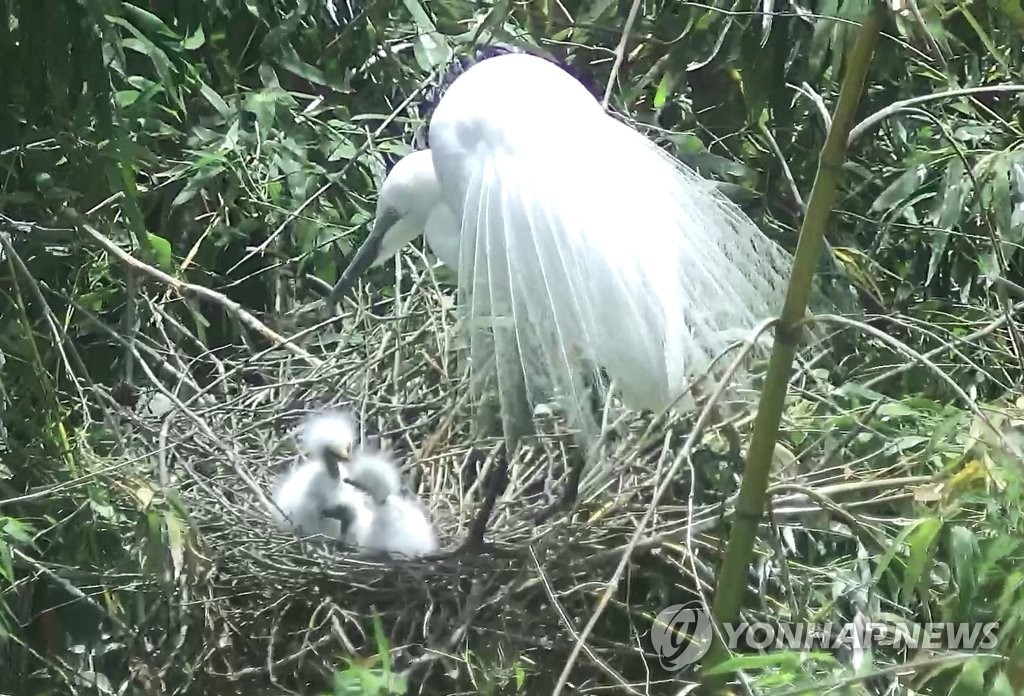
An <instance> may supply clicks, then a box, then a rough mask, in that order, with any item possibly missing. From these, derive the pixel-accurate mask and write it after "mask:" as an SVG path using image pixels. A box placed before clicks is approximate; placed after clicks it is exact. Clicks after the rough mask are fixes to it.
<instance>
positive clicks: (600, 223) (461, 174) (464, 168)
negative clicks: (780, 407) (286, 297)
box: [339, 54, 791, 439]
mask: <svg viewBox="0 0 1024 696" xmlns="http://www.w3.org/2000/svg"><path fill="white" fill-rule="evenodd" d="M430 143H431V148H432V149H431V150H426V151H420V152H416V153H413V154H412V155H409V156H408V157H406V158H404V159H403V160H402V161H401V162H400V163H399V165H398V166H396V167H395V168H394V170H393V171H392V172H391V174H390V175H389V176H388V179H387V181H386V182H385V184H384V187H383V189H382V191H381V197H380V201H379V202H378V218H377V223H378V224H377V225H375V230H377V229H379V230H381V234H383V236H384V239H383V242H382V243H381V247H380V248H381V249H385V250H386V251H385V252H382V254H381V256H383V254H384V253H387V254H392V253H394V251H395V250H397V249H398V247H399V246H401V244H404V243H405V241H408V239H409V238H410V237H409V235H410V233H411V232H412V231H414V230H424V232H425V233H426V234H428V235H429V238H428V243H429V244H430V246H431V248H432V249H433V250H434V252H435V253H437V254H439V255H440V256H441V258H442V260H443V261H444V262H445V263H446V264H447V265H452V264H453V263H454V261H453V260H452V261H450V260H449V259H452V258H453V257H454V256H455V254H458V263H457V264H456V265H457V267H458V275H459V307H460V312H461V314H462V319H463V325H464V328H466V329H467V330H468V332H469V355H468V357H469V361H470V365H471V367H472V369H473V373H474V375H475V376H476V377H483V378H484V379H482V380H481V379H476V380H474V384H475V385H476V387H477V388H481V387H484V386H486V385H487V381H488V380H491V384H492V386H494V387H496V389H497V392H498V397H499V406H500V410H501V415H502V419H503V420H504V422H505V429H506V435H509V434H510V432H512V431H513V430H514V431H515V432H516V433H517V434H518V433H521V432H522V429H523V427H524V425H525V422H526V421H528V420H529V418H530V414H532V412H533V407H534V406H536V405H538V404H541V403H545V402H548V401H549V400H551V399H552V398H554V399H556V400H557V401H558V402H560V403H561V404H562V406H563V408H564V410H565V411H566V413H567V415H568V416H569V418H570V421H571V422H572V423H573V424H575V425H577V426H579V427H581V428H582V430H583V435H584V436H585V437H586V436H587V435H593V434H594V433H595V431H596V423H595V421H594V418H593V414H592V412H591V409H590V407H589V403H590V396H591V392H590V389H591V387H592V386H593V385H597V386H598V387H599V390H603V389H604V388H606V387H607V386H608V385H607V384H606V383H605V380H604V379H603V376H602V374H601V372H600V370H601V369H603V370H604V371H605V372H606V373H607V375H608V377H610V378H611V380H612V381H613V382H614V383H615V384H616V385H618V387H619V388H620V390H621V397H622V401H623V403H624V404H625V405H626V406H627V407H630V408H633V409H651V410H656V411H659V410H661V409H664V408H666V407H669V406H670V405H672V404H676V405H677V406H679V407H681V408H683V409H685V408H688V407H689V406H690V405H691V404H692V401H691V400H689V399H687V398H682V400H681V401H680V399H681V397H684V393H685V392H686V391H687V389H688V388H689V386H690V383H691V382H692V381H693V380H695V379H696V378H699V377H701V376H703V375H704V374H705V373H706V372H708V370H709V368H710V367H711V365H712V363H713V362H714V360H715V358H716V356H718V355H719V353H721V352H722V351H723V350H725V349H726V348H727V347H728V346H729V345H730V344H731V343H733V342H734V341H735V340H737V339H738V338H742V337H744V336H746V335H747V333H748V332H749V331H750V330H751V329H753V328H754V327H755V326H757V325H758V324H760V323H761V322H762V321H763V320H764V319H766V318H768V317H771V316H775V315H777V314H778V313H779V311H780V309H781V306H782V302H783V299H784V292H785V279H786V277H787V276H788V270H789V267H790V263H791V260H790V257H789V255H788V254H786V253H785V252H784V251H783V250H782V249H781V248H780V247H779V246H778V245H776V244H775V243H773V242H772V241H771V240H769V239H768V238H767V237H766V236H765V235H764V234H762V233H761V231H760V230H758V229H757V227H756V226H755V225H754V224H753V223H752V222H751V221H750V220H749V219H748V218H747V217H746V216H745V215H744V214H743V212H742V211H741V210H740V209H739V208H738V207H737V206H735V205H734V204H733V203H731V202H730V201H728V200H727V199H726V198H724V197H723V196H722V195H721V193H719V192H718V190H717V189H716V188H715V187H714V186H713V185H712V184H711V183H710V182H708V181H707V180H705V179H703V178H701V177H700V176H699V175H698V174H696V173H695V172H693V171H692V170H690V169H689V168H687V167H686V166H684V165H683V164H681V163H679V162H678V161H676V160H675V159H674V158H672V157H670V156H669V155H668V154H666V153H665V152H664V151H662V150H661V149H660V148H658V147H657V146H656V145H654V144H653V143H651V142H650V141H649V140H647V138H645V137H644V136H643V135H641V134H640V133H638V132H637V131H635V130H634V129H632V128H631V127H629V126H627V125H625V124H623V123H621V122H619V121H617V120H616V119H615V118H613V117H612V116H610V115H608V114H607V113H606V112H605V111H604V110H603V109H602V108H601V106H600V105H599V104H598V102H597V101H595V99H594V98H593V97H592V96H591V95H590V93H589V92H587V91H586V89H585V88H584V87H583V86H582V85H581V84H580V83H579V82H577V81H576V80H575V79H574V78H573V77H571V76H570V75H569V74H567V73H565V72H564V71H562V70H561V69H560V68H558V67H557V66H555V65H554V64H552V63H550V62H548V61H546V60H544V59H542V58H537V57H535V56H530V55H525V54H509V55H503V56H498V57H494V58H490V59H488V60H484V61H482V62H480V63H478V64H476V65H474V66H472V67H471V68H469V69H468V70H467V71H466V72H465V73H463V74H462V75H460V76H459V77H458V78H457V79H456V80H455V81H454V82H453V83H452V85H451V86H450V87H449V88H448V91H447V92H446V93H445V95H444V96H443V97H442V99H441V101H440V103H439V104H438V106H437V109H436V110H435V112H434V114H433V116H432V119H431V123H430ZM449 214H450V215H451V217H450V218H449V217H448V215H449ZM396 215H397V217H398V223H397V224H395V225H393V226H390V225H391V222H392V221H393V219H394V217H395V216H396ZM435 216H436V217H435ZM428 220H432V221H433V224H428ZM389 226H390V229H389ZM396 228H397V229H396ZM403 240H405V241H403ZM442 240H445V241H442ZM354 266H355V264H354ZM354 266H353V267H354ZM339 287H340V284H339ZM727 364H728V361H720V366H719V367H724V365H727ZM710 376H711V377H712V378H714V377H716V376H717V373H715V372H711V373H710ZM526 427H528V426H526ZM587 439H589V438H587Z"/></svg>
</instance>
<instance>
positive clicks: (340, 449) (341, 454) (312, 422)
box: [302, 411, 356, 481]
mask: <svg viewBox="0 0 1024 696" xmlns="http://www.w3.org/2000/svg"><path fill="white" fill-rule="evenodd" d="M355 443H356V426H355V423H354V422H353V420H352V418H351V417H349V416H348V415H347V414H345V413H341V412H337V411H335V412H328V413H322V414H319V415H316V416H314V417H312V418H310V419H309V420H307V421H306V422H305V423H304V424H303V426H302V445H303V448H304V449H305V450H306V454H307V456H309V457H310V458H313V459H318V460H320V461H321V462H323V465H324V467H325V468H326V469H327V474H328V475H329V476H330V477H331V478H332V479H334V480H336V481H337V480H340V479H341V469H342V467H345V466H347V465H348V462H349V460H350V458H351V457H352V450H353V448H354V447H355Z"/></svg>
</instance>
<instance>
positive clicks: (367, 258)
mask: <svg viewBox="0 0 1024 696" xmlns="http://www.w3.org/2000/svg"><path fill="white" fill-rule="evenodd" d="M400 219H401V217H400V216H399V215H398V213H396V212H394V211H390V210H389V211H386V212H385V213H384V214H383V215H381V216H380V217H378V218H377V220H376V221H375V222H374V223H373V229H371V230H370V234H369V235H368V236H367V237H366V241H364V242H363V245H362V246H361V247H359V250H358V251H357V252H356V255H355V256H353V257H352V260H351V261H350V262H349V264H348V267H347V268H345V270H344V271H343V272H342V274H341V277H340V278H338V282H337V283H335V284H334V287H333V288H332V289H331V294H330V295H328V296H327V300H326V303H327V306H328V307H332V308H334V307H336V306H337V305H338V303H339V302H341V300H342V299H344V298H345V297H346V296H347V295H348V294H349V292H351V290H352V288H353V287H354V286H355V284H356V279H358V278H359V276H361V275H362V274H363V273H365V272H366V269H368V268H370V267H371V266H373V265H374V264H376V263H377V262H378V261H380V260H381V259H380V258H378V257H379V256H380V252H381V248H382V245H383V242H384V237H385V236H386V235H387V233H388V230H390V229H391V228H392V227H394V225H395V223H397V222H398V221H399V220H400Z"/></svg>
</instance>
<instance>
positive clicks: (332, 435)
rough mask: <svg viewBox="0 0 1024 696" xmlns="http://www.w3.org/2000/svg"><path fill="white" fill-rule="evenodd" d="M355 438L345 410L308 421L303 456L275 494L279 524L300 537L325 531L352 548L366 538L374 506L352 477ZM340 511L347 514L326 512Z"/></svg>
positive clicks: (278, 486) (303, 432)
mask: <svg viewBox="0 0 1024 696" xmlns="http://www.w3.org/2000/svg"><path fill="white" fill-rule="evenodd" d="M355 442H356V429H355V425H354V423H353V422H352V420H351V419H350V418H349V417H348V416H346V415H344V414H341V413H326V414H321V415H317V416H314V417H312V418H310V419H309V420H307V421H306V422H305V423H304V424H303V428H302V431H301V444H302V448H303V450H304V456H303V459H302V461H301V462H300V463H299V464H297V465H296V466H295V467H293V468H292V469H291V471H289V472H288V473H287V474H285V476H284V477H283V478H282V479H281V481H280V482H279V483H278V485H277V486H276V487H275V490H274V494H273V501H274V504H275V506H276V509H275V510H273V514H274V517H275V520H276V522H277V523H278V526H280V527H281V528H283V529H291V530H293V531H295V532H296V533H297V534H298V535H299V536H316V535H322V536H325V537H328V538H330V539H334V540H338V541H342V542H344V543H347V544H349V545H352V546H358V545H359V544H360V543H361V542H362V540H363V539H364V538H365V537H366V535H367V533H368V529H369V527H370V523H371V521H372V518H373V510H372V507H371V505H370V501H369V500H368V498H367V496H366V494H365V493H364V492H363V491H362V490H360V489H359V488H357V487H356V486H353V485H352V484H351V483H350V482H349V481H348V480H347V479H348V462H349V461H350V458H351V456H352V452H353V448H354V447H355ZM339 509H340V510H344V511H345V515H343V516H342V515H338V514H334V515H325V514H324V513H325V512H326V511H332V510H333V511H337V510H339Z"/></svg>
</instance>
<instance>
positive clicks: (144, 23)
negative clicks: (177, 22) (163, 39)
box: [121, 2, 179, 39]
mask: <svg viewBox="0 0 1024 696" xmlns="http://www.w3.org/2000/svg"><path fill="white" fill-rule="evenodd" d="M121 7H122V8H124V12H125V14H126V15H128V17H129V18H130V19H131V21H132V23H133V24H135V25H136V26H138V27H139V29H141V30H142V31H144V32H146V33H151V34H163V35H164V36H168V37H170V38H173V39H178V38H179V37H178V34H177V32H175V31H174V30H173V29H171V28H170V27H169V26H167V25H166V24H164V20H162V19H160V18H159V17H157V16H156V15H155V14H153V13H152V12H149V11H148V10H144V9H142V8H141V7H136V6H135V5H132V4H129V3H127V2H123V3H121Z"/></svg>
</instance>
